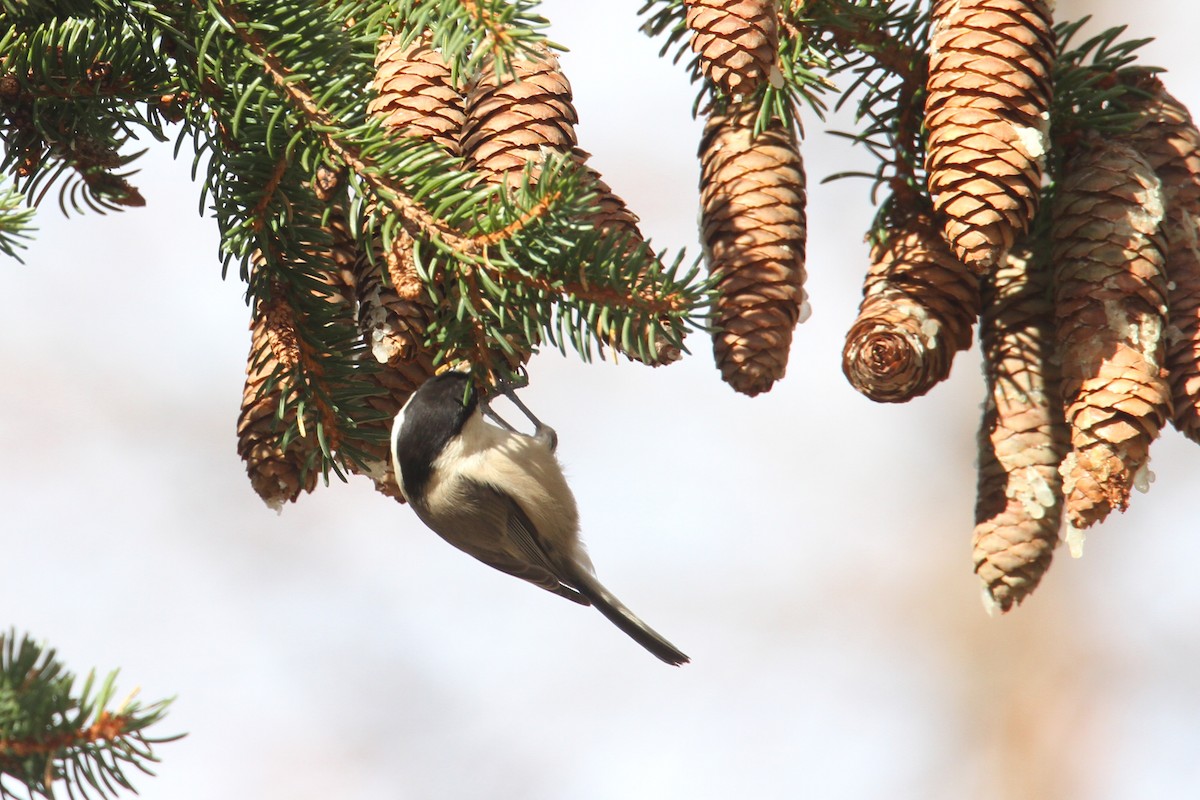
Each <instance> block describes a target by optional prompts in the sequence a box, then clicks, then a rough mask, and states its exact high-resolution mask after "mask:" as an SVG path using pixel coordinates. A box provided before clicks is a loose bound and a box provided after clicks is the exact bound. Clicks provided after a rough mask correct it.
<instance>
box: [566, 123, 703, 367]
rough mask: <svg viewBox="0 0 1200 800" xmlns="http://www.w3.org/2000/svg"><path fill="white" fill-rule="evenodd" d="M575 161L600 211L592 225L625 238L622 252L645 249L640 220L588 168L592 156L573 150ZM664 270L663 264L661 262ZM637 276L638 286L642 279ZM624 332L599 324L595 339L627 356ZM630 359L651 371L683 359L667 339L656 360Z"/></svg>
mask: <svg viewBox="0 0 1200 800" xmlns="http://www.w3.org/2000/svg"><path fill="white" fill-rule="evenodd" d="M571 154H572V157H573V158H574V160H575V163H576V164H578V165H579V166H580V167H582V168H583V170H584V172H585V174H586V176H587V177H586V180H587V181H588V182H589V184H590V188H591V189H592V190H593V191H594V192H595V193H596V201H597V205H598V206H599V210H598V211H597V212H596V214H595V216H594V217H593V218H592V224H593V225H595V226H596V228H597V229H598V230H599V231H601V232H602V233H603V234H604V235H606V236H620V237H623V238H622V241H623V243H624V247H625V249H624V250H623V251H622V252H629V253H633V252H635V251H636V250H638V249H639V248H642V247H646V239H645V237H644V236H643V235H642V231H641V228H639V227H638V221H639V220H638V216H637V214H634V213H633V212H632V211H630V210H629V206H627V205H625V201H624V200H622V199H621V198H620V197H619V196H618V195H617V194H616V193H615V192H613V190H612V189H611V188H610V187H609V185H608V184H607V183H605V181H604V178H603V177H601V175H600V173H599V172H598V171H596V170H595V169H593V168H592V167H591V166H589V165H588V163H587V160H588V158H590V154H589V153H587V151H585V150H581V149H580V148H578V147H576V148H572V150H571ZM658 263H659V266H660V268H661V266H662V264H661V262H658ZM641 277H642V276H641V275H639V276H638V279H639V280H638V282H640V278H641ZM620 334H621V332H620V331H619V330H617V329H616V328H605V327H604V326H603V325H602V324H600V322H599V321H597V324H596V335H597V336H598V337H599V338H600V340H601V341H604V342H607V343H609V344H610V346H612V347H613V348H615V349H617V350H620V351H621V352H625V350H624V349H623V348H622V347H621V344H620V339H621V336H620ZM625 355H627V356H628V357H629V358H631V359H635V360H639V361H643V363H645V364H649V365H650V366H652V367H660V366H663V365H665V364H670V363H672V362H675V361H678V360H679V359H680V358H682V357H683V354H682V353H681V352H680V350H679V348H678V347H676V346H675V345H673V344H671V343H670V342H668V341H667V340H666V339H664V338H660V339H658V340H657V341H656V342H655V348H654V356H653V357H652V358H651V359H649V360H643V359H640V358H638V356H637V354H636V352H626V353H625Z"/></svg>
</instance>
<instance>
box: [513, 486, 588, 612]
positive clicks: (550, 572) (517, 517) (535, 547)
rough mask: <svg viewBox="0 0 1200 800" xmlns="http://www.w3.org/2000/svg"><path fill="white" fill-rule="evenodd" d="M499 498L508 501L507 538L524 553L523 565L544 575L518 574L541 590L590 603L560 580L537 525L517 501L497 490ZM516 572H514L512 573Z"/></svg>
mask: <svg viewBox="0 0 1200 800" xmlns="http://www.w3.org/2000/svg"><path fill="white" fill-rule="evenodd" d="M497 494H498V495H500V497H502V498H503V499H504V501H505V502H506V503H507V505H508V508H509V512H508V538H509V539H510V540H512V542H513V544H515V545H516V546H517V548H518V549H519V550H520V551H521V554H522V555H523V556H525V559H526V563H525V564H524V565H523V566H524V568H525V569H526V570H528V571H536V572H538V573H542V574H544V575H545V578H544V580H533V579H532V578H530V577H528V576H527V575H519V576H518V577H522V578H524V579H525V580H527V581H530V582H532V583H536V584H537V585H538V586H541V587H542V588H543V589H547V590H549V591H551V592H554V593H555V594H557V595H561V596H562V597H565V598H567V599H568V600H573V601H575V602H576V603H579V604H580V605H585V606H586V605H591V603H590V602H589V601H588V599H587V598H586V597H584V596H583V595H581V594H580V593H579V592H577V591H575V589H573V588H571V587H570V586H567V585H566V584H565V583H563V581H562V579H561V577H560V576H559V574H558V569H557V568H556V567H555V566H554V564H553V562H551V560H550V558H549V556H547V555H546V550H545V548H544V547H543V546H542V542H541V539H540V538H539V537H538V534H537V528H536V527H535V526H534V524H533V522H532V521H530V519H529V516H528V515H527V514H526V513H525V512H524V510H522V509H521V506H519V505H517V502H516V501H515V500H513V499H512V498H511V497H509V496H508V495H506V494H501V493H500V492H497ZM512 574H513V575H517V573H515V572H514V573H512Z"/></svg>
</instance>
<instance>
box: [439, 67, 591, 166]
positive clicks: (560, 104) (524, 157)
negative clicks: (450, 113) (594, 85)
mask: <svg viewBox="0 0 1200 800" xmlns="http://www.w3.org/2000/svg"><path fill="white" fill-rule="evenodd" d="M535 50H536V52H535V53H529V52H526V51H520V52H518V53H515V54H514V55H513V57H512V62H511V66H512V72H511V73H510V72H508V71H507V70H506V71H505V73H504V75H503V76H502V77H498V76H497V75H496V63H495V61H494V60H493V59H491V58H485V59H484V61H483V64H482V65H481V66H480V68H479V72H478V73H477V74H476V75H475V76H474V77H473V78H472V79H471V81H470V84H469V85H468V87H467V99H466V123H465V126H464V128H463V135H462V152H463V155H464V156H465V157H466V159H467V164H468V166H470V168H471V169H473V170H475V171H477V172H479V173H481V174H483V175H484V177H485V178H487V180H489V181H491V182H494V183H502V182H504V181H505V180H506V179H507V180H509V181H510V182H511V181H513V180H516V181H519V180H520V176H521V174H522V172H523V170H524V169H525V164H526V162H527V161H530V160H533V161H535V162H536V161H537V160H538V159H540V158H542V157H543V156H542V154H543V150H546V149H548V150H550V151H557V152H560V153H566V152H568V151H570V150H571V149H572V148H573V147H575V144H576V140H575V124H576V123H577V122H578V121H579V117H578V115H577V114H576V113H575V106H574V105H573V104H572V99H571V84H570V83H569V82H568V81H567V76H566V75H564V74H563V72H562V68H561V67H560V66H559V64H558V58H556V57H555V56H554V54H553V53H552V52H550V49H549V48H547V47H545V46H544V45H538V46H537V47H536V48H535ZM535 177H536V174H535Z"/></svg>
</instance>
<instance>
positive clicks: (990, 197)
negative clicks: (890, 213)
mask: <svg viewBox="0 0 1200 800" xmlns="http://www.w3.org/2000/svg"><path fill="white" fill-rule="evenodd" d="M1049 5H1050V4H1049V3H1048V2H1047V1H1046V0H935V2H934V4H933V10H932V12H931V13H932V18H933V30H932V37H931V40H930V44H929V79H928V90H929V92H928V95H927V97H926V100H925V126H926V128H927V129H928V141H927V142H926V170H927V172H928V173H929V193H930V195H931V196H932V197H933V202H934V208H935V210H936V211H937V213H938V215H939V217H941V218H942V219H943V221H944V234H945V237H946V241H948V242H949V243H950V245H951V247H952V248H953V250H954V253H955V254H956V255H957V256H958V258H959V259H960V260H961V261H962V262H963V263H965V264H966V265H967V266H969V267H970V268H971V269H973V270H975V271H976V272H977V273H980V274H983V273H985V272H987V271H988V270H990V269H991V268H992V267H993V266H995V265H996V264H997V263H999V260H1000V258H1001V256H1003V255H1004V253H1005V252H1007V251H1008V249H1009V248H1010V247H1012V246H1013V242H1014V241H1015V240H1016V238H1017V236H1018V235H1020V234H1022V233H1024V232H1025V231H1027V230H1028V229H1029V224H1030V222H1031V221H1032V220H1033V216H1034V213H1035V212H1036V211H1037V203H1038V197H1039V193H1040V190H1041V176H1042V165H1043V163H1044V160H1045V155H1046V151H1047V149H1048V142H1049V139H1048V134H1049V125H1050V117H1049V108H1050V100H1051V92H1052V84H1051V80H1050V72H1051V67H1052V65H1053V63H1054V57H1055V46H1054V34H1053V30H1052V28H1051V26H1052V19H1051V14H1050V8H1049Z"/></svg>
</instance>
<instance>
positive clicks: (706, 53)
mask: <svg viewBox="0 0 1200 800" xmlns="http://www.w3.org/2000/svg"><path fill="white" fill-rule="evenodd" d="M686 5H687V16H686V23H687V26H688V29H689V30H690V31H691V33H692V37H691V44H692V51H693V52H694V53H696V55H697V56H698V57H699V62H700V71H701V72H702V73H704V75H705V77H707V78H708V79H709V80H711V81H712V82H713V83H715V84H716V85H717V86H718V87H719V88H720V90H721V91H722V92H724V93H725V95H726V96H728V97H729V98H731V99H733V100H735V101H739V100H743V99H745V98H748V97H750V96H751V95H753V94H754V91H755V90H756V89H757V88H758V86H759V84H761V83H762V82H763V81H764V80H765V79H767V78H768V77H769V76H770V73H771V68H772V67H773V66H775V59H776V50H777V49H778V46H779V32H778V28H777V24H776V9H775V3H774V2H772V0H686Z"/></svg>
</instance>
